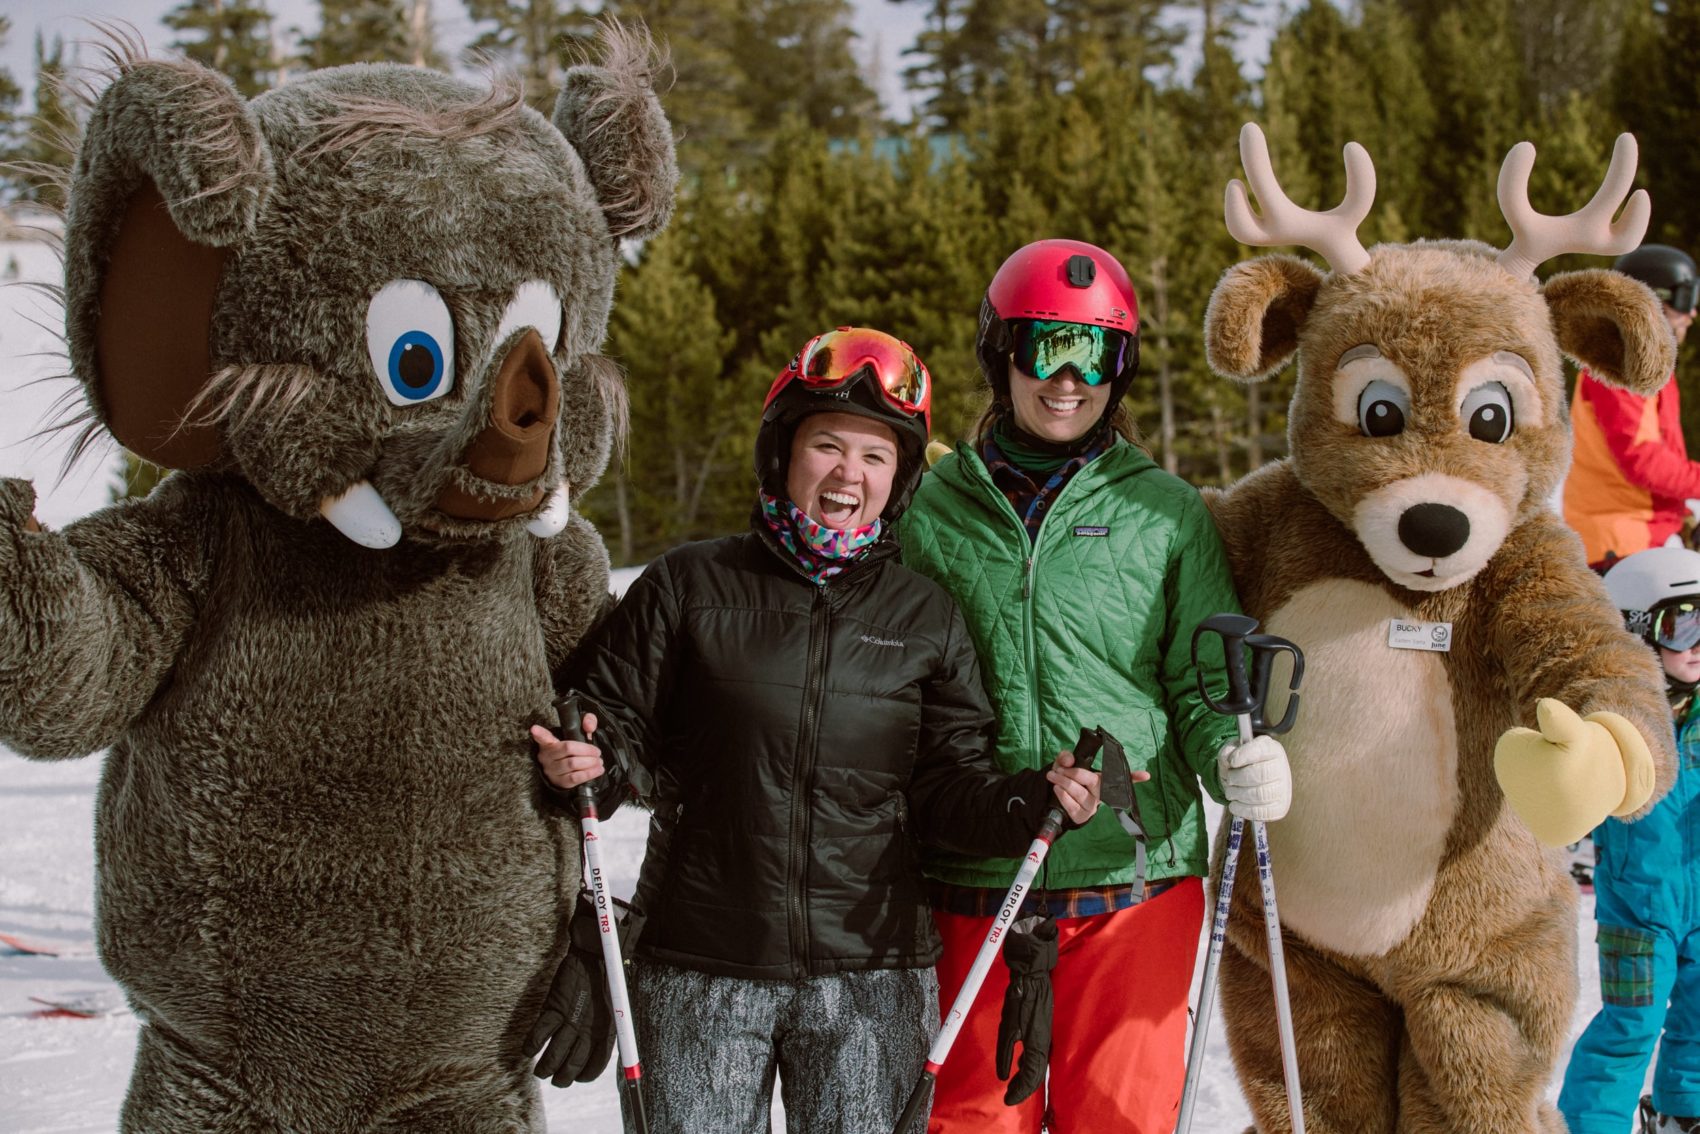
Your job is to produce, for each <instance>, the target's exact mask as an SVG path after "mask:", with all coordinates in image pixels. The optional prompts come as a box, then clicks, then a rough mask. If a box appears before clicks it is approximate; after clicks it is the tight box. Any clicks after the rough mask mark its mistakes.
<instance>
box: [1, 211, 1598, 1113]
mask: <svg viewBox="0 0 1700 1134" xmlns="http://www.w3.org/2000/svg"><path fill="white" fill-rule="evenodd" d="M13 259H15V260H16V262H17V264H18V266H19V269H20V270H21V275H22V278H24V279H26V280H29V279H35V280H43V279H52V278H54V277H55V276H56V275H57V270H58V269H57V264H56V263H55V261H54V259H53V255H52V252H51V251H50V250H49V249H48V248H47V247H46V246H45V245H39V244H29V243H19V242H0V270H4V269H5V267H6V266H7V265H8V264H9V262H10V261H12V260H13ZM57 320H58V313H57V312H56V311H54V310H53V309H52V308H51V306H50V305H49V304H48V303H47V301H45V300H44V299H42V298H41V297H39V296H37V295H35V294H34V293H32V292H29V291H28V290H26V289H21V288H16V287H6V288H0V475H6V476H24V477H29V478H31V479H33V480H34V481H35V483H36V486H37V490H38V493H39V494H40V498H39V505H38V508H37V515H38V516H39V518H40V519H41V520H42V522H43V523H44V524H46V525H47V526H49V527H59V526H62V525H63V524H65V523H68V522H69V521H71V520H73V519H75V518H77V517H78V516H81V515H84V514H86V513H88V512H90V511H93V510H94V509H96V508H98V507H100V506H101V505H103V504H104V503H105V502H106V500H107V498H108V494H109V491H110V488H109V486H110V485H111V483H112V482H113V480H114V479H115V477H116V470H117V456H116V453H115V452H113V451H111V450H103V451H98V452H97V453H96V454H94V455H93V456H92V457H91V459H90V460H88V461H86V462H85V463H84V465H83V466H82V467H80V468H78V469H77V470H74V471H73V473H72V475H71V476H69V477H67V478H66V479H65V480H63V481H62V482H60V481H58V480H57V479H56V478H57V474H58V468H59V463H60V459H61V454H62V452H63V450H64V445H65V442H64V440H63V438H57V439H48V440H45V441H32V440H30V437H31V435H32V434H33V433H34V432H35V431H36V430H38V429H39V428H40V427H41V425H42V424H43V422H44V419H45V418H46V417H47V415H48V414H49V412H50V410H51V406H52V402H53V400H54V398H55V397H56V396H57V395H58V394H60V393H61V392H63V391H64V390H65V389H67V386H66V384H65V383H35V384H32V383H34V380H36V379H39V378H43V377H46V376H50V375H53V374H55V373H58V372H59V371H60V370H61V369H62V366H61V364H60V363H59V362H58V361H57V360H56V359H54V358H53V357H51V352H54V351H57V350H59V349H60V347H59V343H58V338H57V331H56V329H55V328H56V323H57ZM37 323H40V324H45V326H38V325H36V324H37ZM619 574H620V578H619V579H618V580H617V583H618V584H620V585H622V586H623V584H625V583H628V582H629V581H630V579H631V577H632V576H633V575H634V574H635V572H632V571H626V572H621V573H619ZM100 769H101V758H100V757H98V756H94V757H90V758H87V759H83V760H74V761H67V762H63V763H35V762H31V761H26V760H22V759H20V758H18V757H17V756H16V755H14V754H12V753H11V752H10V751H8V750H6V749H4V748H0V933H6V934H15V935H19V936H21V937H24V938H26V939H29V940H33V941H41V942H49V943H54V944H57V945H61V946H63V947H64V954H65V955H62V956H58V957H41V956H20V955H16V954H11V953H7V952H5V951H4V950H3V949H0V1131H5V1132H7V1134H110V1132H111V1131H113V1130H115V1129H116V1128H117V1122H118V1111H119V1107H120V1104H121V1103H122V1100H123V1096H124V1090H125V1086H126V1084H127V1082H128V1080H129V1071H130V1063H131V1059H132V1056H133V1054H134V1050H135V1038H136V1027H137V1025H136V1021H135V1019H134V1017H132V1016H131V1015H130V1014H129V1013H128V1012H127V1011H126V1010H124V1009H123V1008H122V998H121V997H120V996H119V994H118V991H117V988H116V986H115V985H114V984H113V983H112V981H111V980H110V979H109V978H108V977H107V976H106V974H105V972H104V971H103V970H102V969H101V966H100V963H99V961H98V960H97V959H95V957H94V955H93V942H94V927H93V915H94V908H93V904H94V895H93V872H94V845H93V837H92V827H93V806H94V791H95V785H96V783H97V781H98V779H99V776H100ZM1218 819H1219V814H1218V813H1217V812H1215V811H1212V813H1211V822H1212V824H1213V825H1214V824H1215V823H1216V822H1217V821H1218ZM642 824H643V820H642V816H641V815H639V814H637V813H634V812H630V811H628V812H626V813H624V814H621V815H617V816H616V817H615V818H614V819H613V820H611V821H609V822H608V823H607V824H606V826H605V832H606V842H605V843H604V847H605V851H604V853H605V854H606V855H607V856H608V860H609V867H610V873H611V875H612V877H613V878H614V880H615V889H616V891H617V892H620V893H622V894H624V893H627V892H629V891H630V889H631V886H632V884H633V882H634V880H635V878H636V869H637V863H638V861H639V859H640V857H641V855H642V852H643V834H644V832H643V825H642ZM1277 878H1279V875H1278V874H1277ZM1580 918H1581V929H1582V942H1583V947H1582V949H1581V951H1580V969H1581V973H1580V975H1581V979H1582V996H1581V1002H1580V1004H1579V1005H1578V1007H1577V1014H1576V1018H1575V1019H1574V1020H1573V1021H1572V1033H1573V1034H1574V1033H1576V1032H1579V1031H1580V1030H1581V1028H1582V1027H1583V1025H1584V1024H1586V1023H1587V1021H1588V1019H1589V1018H1590V1017H1591V1016H1592V1015H1593V1013H1594V1011H1595V1010H1596V1009H1597V1008H1598V1007H1599V985H1598V979H1597V973H1596V971H1595V966H1594V954H1593V949H1592V946H1591V942H1592V939H1593V929H1592V926H1593V899H1592V896H1591V895H1585V896H1584V899H1583V903H1582V909H1581V913H1580ZM1202 967H1203V949H1202V948H1201V949H1200V960H1199V968H1200V969H1202ZM1195 984H1196V981H1195ZM31 997H42V998H46V999H62V998H78V997H95V998H98V999H103V1000H104V1001H105V1002H108V1003H112V1004H115V1005H117V1006H118V1008H117V1011H116V1012H115V1014H113V1015H110V1016H104V1017H101V1018H96V1019H75V1020H71V1019H38V1018H35V1017H34V1016H33V1012H34V1011H35V1010H36V1009H38V1008H39V1007H40V1005H38V1004H35V1003H33V1002H32V1000H31ZM1194 1002H1196V989H1195V997H1194ZM544 1091H545V1094H544V1098H545V1105H546V1107H547V1111H548V1118H549V1129H550V1130H551V1131H557V1132H563V1134H564V1132H566V1131H569V1130H570V1131H574V1132H577V1134H615V1132H617V1131H619V1129H620V1121H619V1107H618V1103H617V1101H616V1096H615V1091H616V1086H615V1082H614V1073H613V1071H612V1070H610V1071H609V1072H608V1073H607V1074H605V1075H604V1076H603V1077H602V1078H601V1079H599V1080H598V1081H597V1082H595V1083H592V1084H588V1085H581V1086H575V1087H573V1088H571V1089H570V1090H565V1091H561V1090H556V1089H554V1088H551V1087H547V1086H546V1087H545V1088H544ZM1552 1091H1553V1093H1554V1094H1555V1095H1556V1093H1557V1084H1556V1082H1555V1083H1554V1085H1553V1088H1552ZM776 1109H777V1108H776ZM1248 1121H1249V1118H1248V1112H1247V1109H1246V1106H1245V1103H1244V1100H1243V1099H1242V1098H1241V1097H1240V1092H1239V1088H1238V1086H1237V1085H1236V1083H1235V1080H1234V1076H1233V1072H1232V1068H1231V1066H1230V1064H1229V1060H1228V1055H1227V1049H1226V1045H1225V1043H1224V1041H1223V1038H1222V1028H1221V1024H1220V1019H1219V1017H1217V1018H1216V1019H1214V1020H1213V1023H1212V1027H1211V1029H1210V1042H1209V1046H1208V1049H1207V1051H1206V1070H1205V1072H1204V1075H1203V1080H1202V1085H1201V1087H1200V1091H1199V1099H1198V1106H1197V1110H1196V1112H1195V1122H1194V1129H1195V1130H1196V1131H1198V1134H1237V1132H1238V1131H1240V1130H1243V1129H1244V1127H1245V1125H1246V1124H1247V1122H1248ZM776 1129H779V1130H783V1116H782V1115H780V1116H779V1117H778V1120H777V1121H776Z"/></svg>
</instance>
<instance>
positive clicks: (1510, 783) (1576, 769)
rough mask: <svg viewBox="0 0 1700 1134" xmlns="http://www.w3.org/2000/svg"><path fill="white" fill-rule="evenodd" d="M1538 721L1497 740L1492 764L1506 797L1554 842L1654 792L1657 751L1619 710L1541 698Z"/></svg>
mask: <svg viewBox="0 0 1700 1134" xmlns="http://www.w3.org/2000/svg"><path fill="white" fill-rule="evenodd" d="M1535 719H1536V722H1537V723H1538V724H1539V725H1540V728H1539V729H1538V730H1536V729H1532V728H1513V729H1509V730H1507V731H1506V733H1505V734H1504V735H1503V736H1501V737H1500V738H1499V743H1498V744H1496V745H1495V746H1494V751H1493V769H1494V774H1495V775H1496V776H1497V777H1498V779H1499V786H1500V790H1502V791H1504V792H1505V799H1506V802H1507V803H1509V804H1510V805H1511V809H1512V810H1513V811H1515V812H1516V813H1517V816H1518V818H1520V819H1522V820H1523V822H1524V824H1525V825H1527V826H1528V828H1529V830H1530V831H1531V832H1533V833H1534V836H1535V838H1537V839H1539V840H1540V841H1541V842H1542V843H1544V844H1545V845H1547V846H1549V847H1562V846H1567V845H1569V844H1570V843H1574V842H1576V841H1577V840H1578V839H1580V838H1581V837H1582V836H1583V835H1586V834H1587V833H1588V832H1589V831H1591V830H1593V829H1594V828H1595V827H1597V826H1598V825H1599V824H1600V822H1601V821H1602V820H1604V819H1605V817H1606V816H1607V815H1608V814H1609V815H1617V816H1623V815H1629V814H1631V813H1633V812H1635V811H1637V810H1639V809H1640V807H1641V806H1642V804H1644V803H1646V802H1647V800H1648V798H1649V797H1651V796H1652V794H1653V780H1654V764H1653V754H1652V752H1651V751H1650V750H1648V748H1647V742H1646V741H1645V740H1643V739H1642V737H1641V734H1640V733H1639V732H1638V731H1636V729H1635V727H1634V726H1633V725H1631V724H1630V723H1629V722H1628V721H1627V720H1625V719H1624V718H1623V717H1621V716H1619V715H1618V714H1616V713H1607V712H1599V713H1589V714H1588V715H1587V716H1586V717H1579V716H1577V715H1576V713H1575V711H1574V710H1572V709H1571V708H1570V707H1569V706H1567V705H1565V704H1564V703H1563V702H1562V701H1556V700H1553V699H1552V698H1550V697H1547V698H1543V699H1542V700H1541V702H1540V703H1539V705H1538V706H1537V707H1536V709H1535Z"/></svg>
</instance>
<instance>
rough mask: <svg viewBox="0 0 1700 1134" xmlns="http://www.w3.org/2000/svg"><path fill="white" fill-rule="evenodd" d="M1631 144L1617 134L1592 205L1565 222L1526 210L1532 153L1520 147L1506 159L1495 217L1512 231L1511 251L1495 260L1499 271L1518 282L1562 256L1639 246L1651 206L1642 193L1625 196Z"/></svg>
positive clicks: (1632, 178) (1632, 154)
mask: <svg viewBox="0 0 1700 1134" xmlns="http://www.w3.org/2000/svg"><path fill="white" fill-rule="evenodd" d="M1635 159H1636V150H1635V139H1634V138H1633V137H1632V136H1631V135H1629V134H1619V135H1618V136H1617V144H1616V145H1614V146H1613V147H1612V151H1611V165H1610V167H1608V168H1607V169H1606V179H1605V181H1603V182H1601V184H1600V188H1599V190H1598V191H1597V192H1596V193H1595V194H1594V198H1593V200H1591V201H1589V202H1588V203H1587V204H1586V205H1585V206H1583V208H1582V210H1581V211H1580V212H1575V213H1571V214H1570V215H1569V216H1563V217H1549V216H1546V215H1545V214H1543V213H1537V212H1536V211H1535V210H1534V208H1533V207H1532V206H1531V205H1530V204H1529V171H1530V170H1532V169H1533V168H1534V167H1535V147H1534V146H1532V145H1530V144H1529V143H1528V142H1518V143H1517V144H1516V145H1515V146H1512V147H1511V152H1510V153H1508V154H1506V155H1505V164H1504V165H1502V166H1500V167H1499V211H1500V212H1501V213H1503V214H1505V223H1507V224H1509V225H1510V226H1511V237H1512V239H1511V245H1510V247H1508V248H1506V250H1505V251H1503V252H1501V253H1500V254H1499V265H1500V267H1502V268H1504V269H1505V270H1506V271H1508V272H1510V273H1511V274H1512V275H1514V276H1516V277H1518V278H1519V279H1522V278H1523V277H1525V276H1532V275H1534V274H1535V267H1536V266H1537V265H1538V264H1540V263H1542V262H1543V261H1546V260H1550V259H1552V258H1553V257H1554V256H1558V255H1561V254H1563V253H1565V252H1592V253H1595V254H1597V255H1601V256H1619V255H1622V254H1623V253H1625V252H1628V251H1629V250H1630V249H1632V248H1634V247H1636V246H1637V245H1639V244H1640V243H1641V238H1642V237H1643V236H1645V235H1646V233H1647V220H1648V218H1649V217H1650V216H1651V215H1652V212H1653V204H1652V202H1651V201H1650V200H1648V199H1647V191H1646V190H1645V189H1637V190H1635V192H1634V193H1630V194H1629V200H1628V203H1627V204H1624V194H1625V193H1628V192H1629V186H1630V185H1631V184H1632V183H1633V182H1634V181H1635ZM1620 204H1622V205H1623V215H1622V216H1621V217H1620V218H1619V219H1618V221H1617V223H1616V224H1613V223H1612V220H1611V218H1612V214H1613V213H1615V212H1617V207H1618V205H1620Z"/></svg>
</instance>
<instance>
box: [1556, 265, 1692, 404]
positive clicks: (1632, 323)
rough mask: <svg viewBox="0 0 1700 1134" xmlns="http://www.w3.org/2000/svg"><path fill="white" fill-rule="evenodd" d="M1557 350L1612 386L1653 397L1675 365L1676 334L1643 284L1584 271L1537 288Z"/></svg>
mask: <svg viewBox="0 0 1700 1134" xmlns="http://www.w3.org/2000/svg"><path fill="white" fill-rule="evenodd" d="M1541 294H1542V295H1543V296H1544V297H1545V298H1546V301H1547V307H1548V308H1549V309H1550V310H1551V311H1552V323H1553V329H1554V330H1555V331H1557V332H1558V345H1559V349H1561V350H1563V351H1564V353H1565V354H1568V355H1569V356H1570V357H1571V358H1574V359H1575V360H1576V361H1577V362H1579V363H1581V364H1582V365H1583V366H1586V367H1587V368H1588V373H1590V374H1592V375H1594V376H1595V377H1596V378H1599V379H1600V380H1601V381H1603V382H1609V383H1610V384H1611V385H1613V386H1621V387H1623V388H1624V389H1626V390H1629V391H1631V392H1633V393H1636V394H1641V395H1643V396H1645V395H1648V394H1654V393H1657V392H1658V390H1659V387H1661V386H1663V385H1664V384H1665V381H1666V380H1667V379H1668V378H1669V377H1670V375H1671V370H1672V369H1673V368H1674V367H1675V366H1676V336H1675V334H1674V333H1672V331H1671V329H1670V324H1669V323H1667V322H1665V316H1664V310H1663V306H1662V305H1661V304H1660V302H1659V299H1658V297H1657V296H1656V295H1654V294H1653V293H1652V292H1651V291H1649V290H1648V288H1647V285H1645V284H1643V283H1641V282H1640V281H1639V280H1633V279H1630V278H1629V277H1628V276H1626V275H1624V274H1623V273H1622V272H1613V271H1607V270H1606V269H1604V268H1589V269H1586V270H1584V271H1580V272H1564V273H1562V274H1560V275H1556V276H1553V277H1552V278H1551V279H1549V280H1548V281H1547V282H1546V284H1545V285H1544V286H1543V287H1542V288H1541Z"/></svg>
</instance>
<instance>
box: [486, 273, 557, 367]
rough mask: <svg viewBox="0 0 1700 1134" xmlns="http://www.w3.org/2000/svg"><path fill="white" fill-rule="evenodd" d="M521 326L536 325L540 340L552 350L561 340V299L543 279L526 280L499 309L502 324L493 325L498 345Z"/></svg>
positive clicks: (553, 350)
mask: <svg viewBox="0 0 1700 1134" xmlns="http://www.w3.org/2000/svg"><path fill="white" fill-rule="evenodd" d="M521 327H532V328H535V329H536V331H537V334H538V336H539V337H540V338H542V340H543V349H544V350H546V351H548V352H549V353H550V354H554V353H555V347H556V346H558V345H559V344H560V341H561V300H560V298H559V297H558V296H556V294H555V289H554V288H552V287H550V286H549V285H548V284H546V283H544V282H543V281H542V280H529V281H527V282H525V283H522V284H520V285H519V287H518V288H517V289H516V290H515V291H514V297H513V299H511V300H509V301H508V306H507V310H505V311H503V312H502V322H501V325H500V326H498V327H497V328H496V338H495V342H496V344H497V345H498V346H499V345H501V343H502V341H503V340H505V339H506V338H507V337H508V336H509V335H511V334H513V333H514V332H515V331H517V330H519V329H520V328H521Z"/></svg>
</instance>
